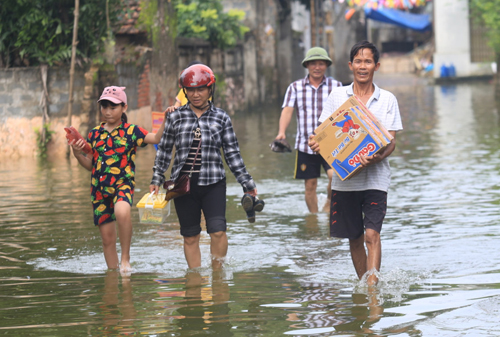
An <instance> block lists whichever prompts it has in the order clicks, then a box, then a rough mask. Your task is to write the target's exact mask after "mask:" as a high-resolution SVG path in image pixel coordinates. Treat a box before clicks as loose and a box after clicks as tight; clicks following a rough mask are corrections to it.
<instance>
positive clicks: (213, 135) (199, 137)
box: [150, 64, 257, 269]
mask: <svg viewBox="0 0 500 337" xmlns="http://www.w3.org/2000/svg"><path fill="white" fill-rule="evenodd" d="M179 86H180V87H181V88H182V89H183V91H184V93H185V95H186V97H187V99H188V104H186V105H183V106H181V107H179V108H178V109H177V110H174V111H173V112H171V113H170V114H168V115H167V117H166V121H165V131H164V132H163V136H162V138H161V141H160V144H158V151H157V153H156V159H155V165H154V167H153V178H152V180H151V186H150V192H153V191H155V192H158V190H159V186H161V185H162V184H163V182H164V180H165V176H164V173H165V171H167V169H168V167H169V164H170V161H171V157H172V148H173V147H174V146H175V149H176V150H175V158H174V163H173V166H172V171H171V175H170V179H172V180H176V179H177V178H178V177H179V176H180V175H181V174H185V173H188V172H193V173H192V176H191V180H190V184H191V192H190V193H189V194H186V195H183V196H180V197H178V198H176V199H174V204H175V209H176V212H177V216H178V218H179V223H180V226H181V235H182V236H183V237H184V255H185V257H186V261H187V263H188V266H189V268H196V267H200V266H201V253H200V246H199V240H200V232H201V226H200V221H201V211H203V214H204V216H205V220H206V227H207V233H208V234H209V235H210V239H211V242H210V252H211V254H212V266H213V267H214V268H217V269H218V268H220V267H221V263H222V262H223V261H222V260H223V258H224V257H225V256H226V253H227V246H228V242H227V236H226V228H227V227H226V216H225V213H226V177H225V171H224V164H223V162H222V156H221V151H220V148H221V147H222V150H223V152H224V157H225V160H226V163H227V165H228V167H229V168H230V170H231V172H232V173H233V174H234V176H235V177H236V179H237V181H238V182H239V183H240V184H241V185H242V187H243V191H244V192H246V193H248V194H249V195H251V196H252V197H256V196H257V189H256V186H255V183H254V181H253V179H252V177H251V176H250V174H249V173H248V172H247V170H246V167H245V164H244V163H243V159H242V158H241V154H240V149H239V146H238V141H237V139H236V135H235V134H234V130H233V126H232V123H231V119H230V118H229V116H228V115H227V113H226V112H225V111H224V110H222V109H220V108H217V107H215V106H214V104H213V95H214V91H215V76H214V73H213V72H212V70H211V69H210V68H209V67H207V66H206V65H203V64H195V65H192V66H190V67H188V68H186V69H184V71H183V72H182V73H181V75H180V78H179ZM210 98H212V99H211V100H210Z"/></svg>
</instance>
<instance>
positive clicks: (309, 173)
mask: <svg viewBox="0 0 500 337" xmlns="http://www.w3.org/2000/svg"><path fill="white" fill-rule="evenodd" d="M321 167H323V169H324V170H325V172H327V171H328V170H332V167H331V166H330V165H328V163H327V162H326V161H325V160H324V159H323V157H322V156H321V155H320V154H309V153H305V152H302V151H297V157H296V159H295V174H294V178H295V179H315V178H318V177H319V176H321Z"/></svg>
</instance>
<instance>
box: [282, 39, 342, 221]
mask: <svg viewBox="0 0 500 337" xmlns="http://www.w3.org/2000/svg"><path fill="white" fill-rule="evenodd" d="M331 64H332V60H331V59H330V57H329V56H328V53H327V52H326V50H325V49H323V48H321V47H313V48H311V49H309V50H308V51H307V54H306V57H305V58H304V60H303V61H302V66H303V67H304V68H307V70H308V74H307V76H306V77H305V78H303V79H300V80H298V81H295V82H293V83H292V84H290V85H289V86H288V89H287V91H286V94H285V99H284V101H283V106H282V108H283V110H282V111H281V117H280V121H279V131H278V135H277V136H276V140H283V139H286V134H285V133H286V129H287V128H288V125H290V121H291V120H292V116H293V111H294V110H296V112H297V137H296V140H295V148H296V149H297V158H296V161H295V163H296V166H295V175H294V178H295V179H303V180H304V181H305V199H306V204H307V208H308V209H309V212H311V213H317V212H318V197H317V194H316V187H317V185H318V177H319V176H320V175H321V167H323V168H324V169H325V171H326V173H327V175H328V179H329V181H330V182H331V179H332V174H333V170H332V168H331V167H330V165H328V163H327V162H326V161H325V160H324V159H323V157H321V155H319V154H317V153H315V152H313V151H312V150H311V149H310V148H309V146H308V144H307V142H308V138H309V135H311V134H313V133H314V130H315V129H316V128H317V127H318V126H319V124H320V123H319V122H318V119H319V116H320V115H321V112H322V110H323V106H324V104H325V102H326V99H327V98H328V95H329V94H330V92H331V91H332V89H333V88H334V87H341V86H342V83H340V82H339V81H336V80H335V79H333V78H332V77H326V76H325V73H326V69H327V68H328V67H329V66H330V65H331ZM327 191H328V192H327V193H328V200H326V203H325V206H324V207H323V210H328V207H329V205H330V197H331V189H330V183H329V184H328V189H327Z"/></svg>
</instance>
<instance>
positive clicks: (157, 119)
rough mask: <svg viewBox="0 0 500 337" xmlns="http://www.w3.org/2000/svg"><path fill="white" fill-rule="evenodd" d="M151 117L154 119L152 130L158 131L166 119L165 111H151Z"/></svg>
mask: <svg viewBox="0 0 500 337" xmlns="http://www.w3.org/2000/svg"><path fill="white" fill-rule="evenodd" d="M151 119H152V121H153V127H152V130H151V132H153V133H157V132H158V130H159V129H160V126H161V124H162V123H163V120H164V119H165V114H164V113H163V112H159V111H153V112H151Z"/></svg>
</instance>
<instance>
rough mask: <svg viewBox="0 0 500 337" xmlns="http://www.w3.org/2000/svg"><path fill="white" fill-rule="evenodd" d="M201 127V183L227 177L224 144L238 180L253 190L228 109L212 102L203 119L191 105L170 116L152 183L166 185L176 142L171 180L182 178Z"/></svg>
mask: <svg viewBox="0 0 500 337" xmlns="http://www.w3.org/2000/svg"><path fill="white" fill-rule="evenodd" d="M198 127H199V128H200V129H201V150H200V152H201V170H200V175H199V178H198V185H202V186H206V185H211V184H215V183H217V182H218V181H220V180H221V179H223V178H224V177H225V176H226V174H225V170H224V164H223V163H222V155H221V151H220V149H221V147H222V150H223V152H224V157H225V160H226V163H227V165H228V167H229V169H230V170H231V172H232V173H233V174H234V176H235V177H236V180H237V181H238V183H240V184H241V185H242V186H243V190H245V191H250V190H253V189H254V188H255V183H254V181H253V179H252V177H251V176H250V174H249V173H248V172H247V170H246V168H245V164H244V163H243V158H242V157H241V154H240V148H239V146H238V140H237V139H236V135H235V133H234V130H233V125H232V123H231V119H230V118H229V116H228V115H227V113H226V112H225V111H224V110H222V109H219V108H217V107H215V106H214V105H213V104H212V103H211V104H210V107H209V108H208V110H207V111H206V112H205V113H203V115H201V117H200V118H198V117H197V116H196V114H195V113H194V112H193V111H192V110H191V108H190V107H189V104H187V105H184V106H181V107H180V108H179V109H177V110H175V111H174V112H172V113H170V114H168V115H167V118H166V124H165V130H164V131H163V135H162V137H161V141H160V144H158V151H157V153H156V159H155V165H154V167H153V179H152V180H151V184H152V185H156V186H160V185H161V184H163V182H164V180H165V175H164V173H165V171H167V169H168V167H169V165H170V160H171V158H172V148H173V147H174V145H175V159H174V164H173V166H172V173H171V175H170V179H173V180H175V179H177V178H178V177H179V174H180V171H181V169H182V167H183V166H184V164H185V162H186V159H187V157H188V154H189V150H190V148H191V144H192V142H193V139H194V130H196V128H198Z"/></svg>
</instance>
